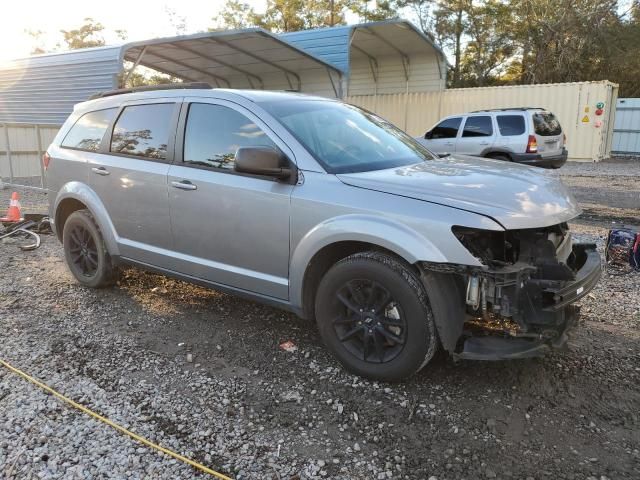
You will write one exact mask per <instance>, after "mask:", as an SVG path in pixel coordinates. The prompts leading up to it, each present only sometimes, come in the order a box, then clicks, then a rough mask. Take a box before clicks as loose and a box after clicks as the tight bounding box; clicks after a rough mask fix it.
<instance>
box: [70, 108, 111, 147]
mask: <svg viewBox="0 0 640 480" xmlns="http://www.w3.org/2000/svg"><path fill="white" fill-rule="evenodd" d="M116 111H117V109H116V108H109V109H107V110H96V111H95V112H89V113H85V114H84V115H83V116H81V117H80V118H79V119H78V121H77V122H76V123H75V125H74V126H73V127H71V130H69V132H68V133H67V135H66V136H65V137H64V140H63V141H62V144H61V146H62V147H65V148H74V149H77V150H85V151H87V152H97V151H98V150H100V143H101V142H102V137H104V134H105V132H106V131H107V128H109V125H110V124H111V121H112V120H113V117H115V115H116Z"/></svg>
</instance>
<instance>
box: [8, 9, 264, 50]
mask: <svg viewBox="0 0 640 480" xmlns="http://www.w3.org/2000/svg"><path fill="white" fill-rule="evenodd" d="M245 1H246V2H247V3H249V4H250V5H252V6H254V8H255V9H256V10H257V11H264V8H265V3H266V1H265V0H245ZM224 3H225V1H224V0H157V1H149V0H4V1H3V2H2V14H1V15H0V60H10V59H14V58H21V57H25V56H28V55H29V54H30V52H31V50H32V49H33V46H34V41H33V39H32V38H31V37H30V36H29V35H28V34H27V33H25V30H32V31H38V30H41V31H43V32H44V34H43V36H42V39H43V41H44V44H45V47H46V48H47V49H53V48H55V45H56V44H57V43H62V35H61V34H60V30H71V29H75V28H77V27H79V26H80V25H82V24H83V23H84V21H83V20H84V18H85V17H91V18H93V19H94V20H96V21H98V22H100V23H102V24H103V25H104V26H105V30H107V31H109V33H108V34H106V35H105V40H106V41H107V43H108V44H115V43H122V41H121V40H118V38H117V37H116V36H115V35H114V34H111V32H113V31H114V30H118V29H122V30H126V31H127V33H128V40H129V41H135V40H145V39H148V38H154V37H166V36H173V35H175V34H176V28H175V26H173V25H171V22H170V20H169V15H168V14H167V9H169V10H170V11H174V12H175V14H176V17H185V22H186V33H196V32H198V31H205V30H206V29H207V28H208V27H211V26H213V25H214V21H213V20H212V18H213V17H214V16H216V15H217V13H218V12H219V11H220V10H221V8H222V6H223V5H224Z"/></svg>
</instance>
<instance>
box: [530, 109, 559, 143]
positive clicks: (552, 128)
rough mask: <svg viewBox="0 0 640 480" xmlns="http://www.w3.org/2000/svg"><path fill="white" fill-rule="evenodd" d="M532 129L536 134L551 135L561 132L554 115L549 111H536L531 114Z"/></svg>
mask: <svg viewBox="0 0 640 480" xmlns="http://www.w3.org/2000/svg"><path fill="white" fill-rule="evenodd" d="M533 129H534V131H535V132H536V135H541V136H543V137H552V136H554V135H560V134H561V133H562V127H560V122H559V121H558V119H557V118H556V116H555V115H554V114H553V113H551V112H536V113H534V114H533Z"/></svg>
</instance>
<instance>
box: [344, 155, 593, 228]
mask: <svg viewBox="0 0 640 480" xmlns="http://www.w3.org/2000/svg"><path fill="white" fill-rule="evenodd" d="M338 178H339V179H340V180H341V181H342V182H344V183H346V184H347V185H351V186H354V187H360V188H366V189H369V190H376V191H379V192H385V193H390V194H394V195H402V196H404V197H410V198H415V199H418V200H423V201H426V202H432V203H438V204H441V205H447V206H450V207H454V208H459V209H463V210H467V211H470V212H474V213H478V214H481V215H485V216H488V217H491V218H493V219H494V220H496V221H497V222H499V223H500V224H501V225H502V226H504V227H505V228H506V229H520V228H539V227H546V226H549V225H555V224H557V223H561V222H566V221H568V220H571V219H572V218H574V217H576V216H578V215H579V214H580V213H581V210H580V207H579V206H578V204H577V202H576V200H575V198H573V195H572V194H571V193H570V192H569V191H568V190H567V188H566V187H565V186H564V184H563V183H562V182H561V181H560V179H559V177H558V175H557V173H554V172H553V171H549V170H544V169H541V168H537V167H528V166H525V165H519V164H514V163H509V162H505V161H502V160H491V159H485V158H478V157H470V156H466V155H454V156H450V157H445V158H441V159H438V160H432V161H426V162H421V163H417V164H415V165H410V166H408V167H399V168H391V169H387V170H377V171H373V172H363V173H345V174H339V175H338Z"/></svg>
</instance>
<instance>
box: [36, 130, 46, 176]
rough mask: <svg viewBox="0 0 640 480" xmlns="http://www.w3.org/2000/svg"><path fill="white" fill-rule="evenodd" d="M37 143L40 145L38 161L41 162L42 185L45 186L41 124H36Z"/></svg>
mask: <svg viewBox="0 0 640 480" xmlns="http://www.w3.org/2000/svg"><path fill="white" fill-rule="evenodd" d="M35 133H36V144H37V145H38V163H39V164H40V186H41V187H42V188H44V164H43V163H42V154H43V152H42V138H41V137H40V125H38V124H36V126H35Z"/></svg>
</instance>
